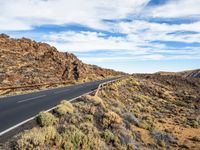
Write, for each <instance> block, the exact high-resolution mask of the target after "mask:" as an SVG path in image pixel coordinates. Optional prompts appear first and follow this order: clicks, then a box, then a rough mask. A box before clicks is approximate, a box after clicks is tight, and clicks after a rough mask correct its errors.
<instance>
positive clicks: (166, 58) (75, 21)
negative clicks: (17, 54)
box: [0, 0, 200, 73]
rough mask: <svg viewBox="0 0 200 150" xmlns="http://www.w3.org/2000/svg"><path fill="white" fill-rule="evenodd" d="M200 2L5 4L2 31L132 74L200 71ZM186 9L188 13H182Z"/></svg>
mask: <svg viewBox="0 0 200 150" xmlns="http://www.w3.org/2000/svg"><path fill="white" fill-rule="evenodd" d="M198 4H200V0H116V1H115V2H108V1H105V0H103V1H96V0H94V1H88V0H85V1H81V0H75V1H73V2H72V1H69V0H57V1H55V0H37V1H36V0H18V3H15V2H14V0H8V1H1V2H0V5H1V13H0V21H1V25H0V32H1V33H5V34H8V35H9V36H11V37H13V38H22V37H26V38H30V39H32V40H35V41H38V42H45V43H48V44H50V45H52V46H55V47H56V48H57V50H59V51H61V52H70V53H73V54H75V55H76V56H77V57H78V58H79V59H80V60H82V61H83V62H84V63H87V64H94V65H98V66H100V67H104V68H109V69H114V70H118V71H123V72H127V73H155V72H159V71H165V72H179V71H184V70H193V69H199V68H200V65H199V64H200V50H199V48H200V42H199V39H200V28H199V26H200V7H199V5H198ZM179 10H184V11H179Z"/></svg>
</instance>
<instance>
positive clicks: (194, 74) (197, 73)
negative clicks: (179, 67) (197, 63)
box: [178, 69, 200, 78]
mask: <svg viewBox="0 0 200 150" xmlns="http://www.w3.org/2000/svg"><path fill="white" fill-rule="evenodd" d="M178 74H180V75H181V76H183V77H186V78H188V77H193V78H200V69H196V70H188V71H183V72H179V73H178Z"/></svg>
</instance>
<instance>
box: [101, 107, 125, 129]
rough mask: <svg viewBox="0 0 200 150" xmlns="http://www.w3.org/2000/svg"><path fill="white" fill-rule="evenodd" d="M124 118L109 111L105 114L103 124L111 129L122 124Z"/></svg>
mask: <svg viewBox="0 0 200 150" xmlns="http://www.w3.org/2000/svg"><path fill="white" fill-rule="evenodd" d="M122 121H123V120H122V118H121V117H120V116H119V115H118V114H116V113H115V112H113V111H108V112H106V113H105V114H104V116H103V120H102V124H103V127H105V128H110V127H112V126H113V125H115V124H122V123H123V122H122Z"/></svg>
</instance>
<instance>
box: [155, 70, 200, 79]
mask: <svg viewBox="0 0 200 150" xmlns="http://www.w3.org/2000/svg"><path fill="white" fill-rule="evenodd" d="M155 74H159V75H166V76H167V75H175V76H182V77H184V78H200V69H195V70H187V71H181V72H164V71H160V72H156V73H155Z"/></svg>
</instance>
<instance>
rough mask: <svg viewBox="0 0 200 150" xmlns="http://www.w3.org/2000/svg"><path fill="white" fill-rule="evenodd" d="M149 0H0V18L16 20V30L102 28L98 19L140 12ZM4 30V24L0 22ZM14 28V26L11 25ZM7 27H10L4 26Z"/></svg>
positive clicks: (116, 17)
mask: <svg viewBox="0 0 200 150" xmlns="http://www.w3.org/2000/svg"><path fill="white" fill-rule="evenodd" d="M148 1H149V0H139V1H138V0H115V1H108V0H101V1H99V0H73V1H72V0H47V1H44V0H6V1H1V2H0V6H1V9H0V18H6V19H8V20H10V23H11V24H10V25H12V21H13V22H16V21H17V22H19V25H20V24H21V26H14V25H13V28H12V29H15V30H18V29H21V28H23V27H24V25H25V29H27V26H28V27H29V28H31V27H32V26H34V25H43V24H54V25H62V24H68V23H78V24H82V25H86V26H90V27H93V28H100V29H105V28H106V27H107V26H106V25H105V24H104V23H102V19H120V18H124V17H127V15H129V14H130V13H137V12H138V11H140V10H141V9H142V8H143V7H144V6H145V4H147V3H148ZM1 24H2V25H1V26H2V28H0V30H5V29H6V27H7V24H6V23H4V22H3V23H2V22H1ZM14 27H16V28H14ZM8 29H10V28H8Z"/></svg>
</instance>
